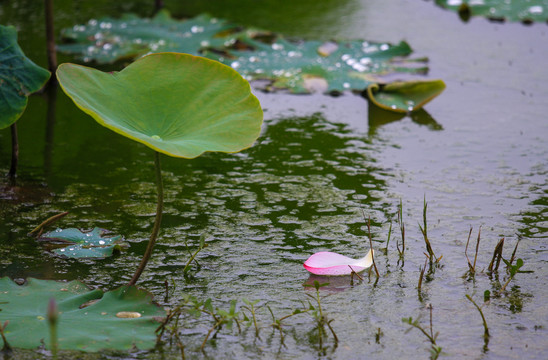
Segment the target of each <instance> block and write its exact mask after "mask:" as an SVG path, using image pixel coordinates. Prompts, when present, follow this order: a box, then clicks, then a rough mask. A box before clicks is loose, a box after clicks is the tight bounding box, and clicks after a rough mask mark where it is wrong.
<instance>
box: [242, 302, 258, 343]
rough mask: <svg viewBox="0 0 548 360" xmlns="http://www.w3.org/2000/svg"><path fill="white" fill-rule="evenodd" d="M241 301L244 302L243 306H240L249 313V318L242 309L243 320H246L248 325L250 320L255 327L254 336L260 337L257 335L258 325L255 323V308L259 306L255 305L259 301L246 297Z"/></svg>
mask: <svg viewBox="0 0 548 360" xmlns="http://www.w3.org/2000/svg"><path fill="white" fill-rule="evenodd" d="M242 301H243V302H244V303H245V305H244V306H242V309H245V310H247V311H249V314H250V315H251V320H250V319H249V318H248V317H247V316H246V314H245V313H244V312H243V311H242V314H243V316H244V321H247V322H248V323H249V325H251V322H253V326H254V327H255V337H257V338H259V339H261V336H260V335H259V326H258V325H257V316H256V313H257V310H258V309H259V308H260V307H257V308H256V307H255V305H257V304H258V303H259V301H260V300H255V301H250V300H247V299H242Z"/></svg>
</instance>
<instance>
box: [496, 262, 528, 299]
mask: <svg viewBox="0 0 548 360" xmlns="http://www.w3.org/2000/svg"><path fill="white" fill-rule="evenodd" d="M502 261H504V262H505V263H506V265H507V266H508V273H509V276H508V279H506V282H505V283H504V284H503V285H502V286H501V288H500V289H499V291H497V292H496V293H495V295H494V296H495V297H499V296H500V295H501V294H502V293H503V292H504V291H505V290H506V287H507V286H508V284H509V283H510V281H512V279H513V278H514V276H515V275H516V274H517V273H518V272H521V271H520V269H521V267H522V266H523V260H522V259H517V260H516V264H515V265H512V263H511V262H510V261H508V260H506V259H502Z"/></svg>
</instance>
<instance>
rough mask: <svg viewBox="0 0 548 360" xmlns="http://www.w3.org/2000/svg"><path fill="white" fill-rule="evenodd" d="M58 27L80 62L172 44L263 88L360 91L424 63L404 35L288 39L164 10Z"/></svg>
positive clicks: (418, 70) (420, 67) (424, 68)
mask: <svg viewBox="0 0 548 360" xmlns="http://www.w3.org/2000/svg"><path fill="white" fill-rule="evenodd" d="M62 34H63V37H64V38H65V39H67V40H69V41H71V43H68V44H64V45H60V46H59V49H60V50H61V51H64V52H67V53H71V54H76V55H78V56H79V57H80V58H81V59H83V60H84V61H95V62H97V63H108V62H114V61H116V60H120V59H127V58H134V57H137V56H139V55H142V54H146V53H149V52H162V51H178V52H184V53H189V54H194V55H203V56H206V57H208V58H211V59H214V60H217V61H219V62H222V63H224V64H227V65H230V66H231V67H233V68H234V69H236V70H237V71H238V72H239V73H240V74H242V75H243V76H244V77H245V78H246V79H248V80H269V83H268V84H267V85H266V86H265V87H266V88H267V89H268V90H277V89H288V90H289V91H290V92H293V93H309V92H315V91H320V92H327V93H331V92H343V91H347V90H354V91H363V90H365V89H366V88H367V87H368V86H369V85H370V84H372V83H379V82H382V81H381V80H380V79H379V76H382V75H387V74H394V73H402V74H424V73H425V72H426V71H427V70H428V67H427V66H426V65H425V63H426V61H427V59H426V58H421V59H408V58H407V57H408V56H409V55H410V54H411V52H412V50H411V47H410V46H409V45H408V44H407V43H406V42H400V43H399V44H395V45H393V44H388V43H378V42H370V41H363V40H351V41H328V42H324V41H304V40H293V39H292V40H289V39H286V38H284V37H283V36H282V35H280V34H275V33H272V32H269V31H264V30H258V29H244V28H243V27H241V26H238V25H235V24H231V23H229V22H227V21H225V20H222V19H216V18H211V17H209V16H207V15H199V16H197V17H195V18H192V19H188V20H182V21H178V20H173V19H172V18H171V17H170V16H169V13H167V12H165V11H164V12H160V13H159V14H158V15H156V17H154V18H152V19H140V18H137V17H135V16H131V17H129V16H125V17H122V18H121V19H112V18H102V19H98V20H90V21H89V22H88V24H86V25H76V26H74V27H73V28H70V29H65V30H63V32H62Z"/></svg>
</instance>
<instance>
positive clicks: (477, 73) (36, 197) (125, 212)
mask: <svg viewBox="0 0 548 360" xmlns="http://www.w3.org/2000/svg"><path fill="white" fill-rule="evenodd" d="M42 5H43V4H42V3H41V2H38V3H37V2H36V1H11V2H10V1H5V2H2V3H1V5H0V23H1V24H3V25H5V24H10V25H14V26H15V27H16V28H17V30H18V37H19V38H18V41H19V44H20V45H21V47H22V49H23V50H24V52H25V54H26V55H27V56H28V57H29V58H31V59H32V60H33V61H35V62H36V63H37V64H38V65H41V66H43V67H47V60H46V51H45V38H44V34H43V26H44V25H43V17H44V13H43V8H42ZM165 6H166V8H168V9H169V10H170V12H171V14H172V16H173V17H175V18H180V17H184V16H185V17H187V16H188V17H190V16H195V15H198V14H201V13H204V12H207V13H209V14H211V15H212V16H215V17H219V18H223V19H227V20H229V21H231V22H234V23H238V24H242V25H245V26H253V27H259V28H263V29H269V30H272V31H275V32H277V33H282V34H284V35H286V36H295V37H299V38H304V39H320V40H326V41H327V40H332V39H367V40H371V41H379V42H387V43H392V44H397V43H399V42H400V41H402V40H405V41H407V42H408V43H409V44H410V46H411V48H412V49H413V51H414V52H413V56H415V57H428V58H429V63H428V66H429V72H428V74H427V75H425V76H423V77H424V78H425V79H443V81H444V82H445V84H446V86H447V88H446V90H445V91H444V92H443V93H442V94H441V95H440V96H439V97H437V98H436V99H435V100H434V101H432V102H430V103H428V104H427V105H426V106H425V107H424V109H423V110H419V111H416V112H413V113H411V114H408V115H403V114H402V115H399V114H394V113H390V112H386V111H382V110H379V109H378V108H376V107H374V106H372V105H369V104H368V102H367V101H366V100H365V99H364V98H363V97H361V96H358V95H354V94H351V93H345V94H343V95H342V96H338V97H330V96H327V95H320V94H313V95H293V94H287V93H283V92H281V93H264V92H261V91H258V90H255V91H254V93H255V95H256V96H257V97H258V99H259V100H260V102H261V106H262V108H263V110H264V124H263V127H262V132H261V135H260V137H259V139H258V140H257V142H256V143H255V145H254V146H253V147H251V148H249V149H247V150H244V151H242V152H240V153H235V154H224V153H206V154H205V155H202V156H201V157H199V158H196V159H192V160H181V159H175V158H169V157H167V156H165V157H163V158H162V162H163V163H162V166H163V171H162V175H163V180H164V193H165V203H164V215H163V221H162V230H161V233H160V238H159V240H158V243H157V245H156V249H155V251H154V253H153V255H152V258H151V260H150V262H149V264H148V267H147V268H146V269H145V271H144V272H143V275H142V276H141V279H140V281H139V283H138V286H139V287H140V288H143V289H146V290H148V291H150V292H151V293H152V294H153V295H154V299H155V301H156V302H157V303H159V304H160V305H161V306H164V307H166V308H170V309H175V308H176V307H177V306H178V305H179V304H181V303H182V302H184V301H185V296H189V295H190V296H194V297H195V298H196V299H198V300H200V301H205V300H206V299H211V304H212V308H219V309H225V310H227V311H228V309H230V306H231V302H232V301H233V300H236V307H235V309H234V311H236V312H239V314H238V317H239V319H241V320H242V321H241V324H240V325H241V333H240V332H239V331H238V327H237V326H236V324H233V325H234V326H233V327H232V329H229V328H228V327H227V326H224V327H223V328H222V329H221V330H220V331H219V332H218V333H217V334H216V336H215V337H213V334H210V335H211V336H210V337H209V339H208V341H207V342H206V344H205V346H204V348H203V351H201V350H200V347H201V346H202V342H203V341H204V338H205V337H206V336H207V335H209V334H208V331H209V330H210V329H211V328H212V326H213V324H214V320H213V318H211V317H208V316H201V317H200V318H196V317H194V316H192V314H191V313H190V312H189V313H183V314H182V315H181V317H180V320H179V323H178V324H177V326H178V328H177V329H174V330H173V332H170V331H166V332H165V333H164V336H163V338H162V343H161V344H159V345H158V346H157V347H156V348H155V349H153V350H135V351H130V352H124V351H105V352H102V353H101V354H97V353H80V352H71V351H67V352H63V351H61V352H60V354H59V355H60V356H59V357H60V358H67V359H72V358H90V359H99V358H108V359H134V358H137V359H178V358H181V349H180V346H179V345H178V344H179V343H180V344H182V346H184V354H185V357H186V358H235V359H236V358H237V359H246V358H249V359H256V358H267V359H270V358H283V359H286V358H288V359H289V358H291V359H293V358H299V359H300V358H303V359H308V358H310V359H312V358H333V359H365V358H375V359H377V358H378V359H394V358H427V357H429V356H436V354H434V353H432V354H431V353H430V351H431V350H432V344H431V342H430V341H429V340H428V337H427V336H425V334H423V333H421V331H420V330H419V329H416V328H415V327H413V326H412V325H411V324H409V322H411V323H414V324H415V325H418V326H420V327H422V328H423V329H424V330H426V334H427V335H430V336H432V337H435V335H436V333H437V334H438V335H437V337H436V339H435V343H436V346H437V347H439V348H441V353H440V354H439V358H451V359H461V358H474V359H522V358H527V359H545V358H546V357H547V356H548V340H547V339H548V336H547V335H548V303H547V299H548V288H547V287H546V279H547V277H548V268H547V266H546V265H547V262H548V245H547V243H546V242H547V241H548V181H547V178H548V177H547V175H548V145H547V141H546V138H547V137H548V122H547V121H546V118H547V116H548V115H547V114H548V103H547V102H546V98H547V96H548V69H547V68H546V64H545V62H546V59H547V58H548V47H547V46H546V43H547V41H548V27H547V25H546V23H545V22H540V23H534V24H531V25H524V24H522V23H520V22H505V23H501V22H491V21H488V20H486V19H484V18H482V17H474V16H472V18H471V19H470V20H469V21H468V22H466V23H465V22H463V21H461V20H460V19H459V17H458V16H457V15H456V14H455V13H454V12H451V11H448V10H445V9H442V8H441V7H438V6H437V5H436V4H435V2H433V1H406V0H397V1H383V0H374V1H365V0H345V1H340V0H339V1H325V2H321V4H318V2H316V1H309V0H299V1H292V2H291V4H286V5H279V3H278V2H277V1H269V0H263V1H248V0H238V1H237V0H234V1H208V2H201V1H185V2H176V1H165ZM153 10H154V9H153V2H152V1H127V2H117V3H113V2H110V1H94V2H89V1H86V0H79V1H71V2H68V1H66V2H65V1H57V2H56V3H55V26H56V31H57V33H59V32H60V30H61V29H63V28H72V27H73V26H74V25H78V24H85V23H87V22H88V21H89V20H90V19H97V18H101V17H104V16H110V17H115V18H116V17H120V16H121V15H122V14H124V13H128V12H131V13H135V14H137V15H138V16H141V17H148V16H151V15H152V14H153ZM545 11H546V10H545ZM58 60H59V63H62V62H77V60H76V58H75V57H73V56H71V55H66V54H61V53H59V54H58ZM128 63H129V60H127V61H124V60H122V61H118V62H115V63H113V64H108V65H94V64H93V63H91V64H88V65H89V66H95V67H98V68H100V69H102V70H107V71H112V70H114V71H117V70H120V69H121V68H123V67H125V66H126V65H127V64H128ZM17 125H18V131H19V143H20V158H19V168H18V175H17V180H16V183H15V185H12V184H11V183H10V181H9V180H8V179H7V177H6V175H7V173H8V170H9V162H10V157H11V140H10V133H9V131H8V130H7V129H4V130H1V131H0V219H1V220H0V278H2V277H6V276H7V277H9V278H11V279H25V278H38V279H48V280H50V279H54V280H62V281H70V280H79V281H81V282H83V283H84V284H86V285H88V286H90V287H91V288H98V289H102V290H105V291H107V290H112V289H115V288H117V287H119V286H122V285H125V284H127V282H128V281H129V280H130V278H131V276H132V274H133V272H134V271H135V267H136V264H138V263H139V260H140V259H141V257H142V255H143V253H144V251H145V248H146V245H147V241H148V238H149V235H150V232H151V230H152V224H153V221H154V220H153V219H154V214H155V208H156V185H155V177H154V171H153V169H154V161H153V158H152V156H151V152H150V149H148V148H146V147H145V146H143V145H142V144H140V143H137V142H134V141H130V140H129V139H127V138H125V137H122V136H119V135H118V134H116V133H114V132H112V131H110V130H108V129H106V128H104V127H101V126H98V125H97V123H95V121H93V120H92V119H91V118H90V117H89V116H88V115H86V114H85V113H83V112H81V111H80V110H79V109H78V108H77V107H76V106H75V105H74V103H73V102H72V101H71V100H70V99H69V98H68V97H67V96H66V95H65V94H64V93H63V92H62V91H61V89H57V90H56V91H55V92H46V93H44V94H37V95H33V96H31V97H30V98H29V103H28V107H27V109H26V111H25V113H24V114H23V116H22V117H21V118H20V120H19V121H18V122H17ZM425 200H426V202H427V204H428V206H427V211H426V218H427V232H428V239H429V241H430V244H431V246H432V249H433V251H434V252H435V255H436V257H437V258H438V259H439V261H438V263H437V265H434V266H433V268H431V269H428V267H427V269H426V272H425V274H424V278H423V281H422V283H421V286H420V289H418V287H419V285H418V282H419V278H420V277H421V269H423V268H424V266H425V255H424V253H425V252H427V249H426V247H425V241H424V239H423V234H422V232H421V227H422V228H423V229H424V228H425V224H424V219H423V210H424V201H425ZM400 201H401V205H402V219H403V223H404V224H405V252H404V256H403V262H402V261H401V260H402V259H401V258H400V253H399V252H400V251H401V247H402V239H401V238H402V236H401V232H400V225H399V224H398V209H399V206H400ZM362 209H363V211H364V213H365V216H366V217H370V218H371V237H372V242H373V247H374V248H375V250H376V253H375V255H376V256H375V260H376V265H377V267H378V271H379V274H380V277H379V278H378V280H377V279H376V276H375V273H374V272H372V273H371V274H368V273H367V272H365V273H362V274H361V276H362V278H363V279H358V278H357V277H350V276H346V277H331V278H326V277H316V276H311V275H310V274H309V273H308V272H307V271H306V270H305V269H304V268H303V266H302V264H303V263H304V261H305V260H306V259H307V258H308V257H309V256H310V255H311V254H313V253H315V252H319V251H334V252H337V253H340V254H343V255H346V256H349V257H352V258H360V257H362V256H364V255H365V253H366V252H367V250H368V249H369V238H368V228H367V222H365V221H364V217H363V214H362ZM63 211H68V212H69V215H67V216H66V217H64V218H63V219H61V220H59V221H58V222H57V223H56V224H55V225H56V226H60V227H63V228H71V227H74V228H80V229H92V228H94V227H99V228H104V229H108V230H111V231H112V233H113V234H116V235H117V234H120V235H122V236H123V238H124V242H125V243H127V244H128V247H127V248H125V249H123V250H122V252H121V253H120V254H119V255H115V256H114V257H107V258H105V259H67V258H65V257H62V256H59V255H56V254H53V253H51V252H49V251H47V250H46V249H45V248H44V247H43V246H42V245H41V244H39V243H37V241H36V240H35V239H34V238H33V237H29V236H28V235H27V234H28V233H29V232H30V231H31V230H32V229H33V228H34V227H36V226H37V225H38V224H40V223H41V222H42V221H43V220H45V219H47V218H48V217H50V216H53V215H55V214H58V213H61V212H63ZM471 227H472V228H473V229H472V231H471V230H470V229H471ZM480 228H481V242H480V243H479V248H478V250H477V261H475V260H474V254H475V252H476V239H477V238H478V231H479V230H480ZM52 229H53V228H52ZM470 231H471V236H470V244H469V245H468V257H469V258H470V261H471V262H472V263H474V262H475V263H476V267H475V269H476V271H475V274H474V275H472V274H471V273H470V272H469V265H468V262H467V258H466V256H465V248H466V246H467V239H468V238H469V234H470ZM389 234H390V240H389V241H387V240H388V238H389ZM502 238H504V239H505V243H504V248H503V254H502V255H503V258H504V259H506V260H509V259H510V258H511V257H512V252H513V250H514V247H515V246H516V243H517V242H518V240H519V245H518V247H517V250H516V253H515V259H517V258H520V259H522V262H523V266H522V267H521V268H520V269H516V268H515V266H516V265H514V268H513V269H514V270H517V271H511V270H512V267H509V269H510V271H507V266H506V265H504V264H503V263H501V265H500V267H499V270H498V271H496V272H493V273H491V274H488V271H487V268H488V266H489V263H490V262H491V259H492V257H493V251H494V249H495V247H496V245H497V243H498V242H499V241H500V240H501V239H502ZM204 240H205V244H207V247H205V248H203V249H202V250H201V251H199V252H198V254H197V255H196V260H197V261H198V263H199V266H197V265H196V263H195V262H192V263H191V264H192V266H191V268H190V270H189V271H187V272H185V271H184V269H185V266H186V265H187V263H188V262H189V259H190V257H191V256H192V255H193V254H194V253H196V251H197V250H198V249H199V248H200V246H201V245H200V244H201V241H204ZM385 248H387V250H386V251H383V249H385ZM516 263H517V262H516V261H515V260H514V264H516ZM508 280H510V281H509V282H508V284H507V286H506V288H505V289H503V290H502V291H501V292H500V294H498V292H499V290H500V289H501V287H502V286H504V285H505V283H506V282H507V281H508ZM314 281H318V282H319V284H322V283H329V284H328V285H325V286H322V287H321V288H320V289H319V294H320V295H321V296H324V295H325V297H323V298H322V299H321V307H322V310H323V312H324V314H325V315H326V316H327V318H328V319H329V320H332V321H331V322H330V323H329V324H330V326H331V327H332V328H333V330H334V332H335V334H336V336H337V338H338V342H336V341H335V338H334V336H333V334H332V333H331V332H330V331H329V330H327V332H326V333H325V334H324V337H323V338H322V339H320V336H318V330H317V328H316V324H317V322H316V321H317V320H316V318H315V317H314V316H313V314H312V311H306V309H308V308H309V304H312V305H313V306H315V309H316V308H317V307H318V306H317V303H316V302H315V299H314V297H315V296H316V290H315V289H314V287H306V286H303V285H313V284H314ZM486 290H489V291H490V293H491V295H490V299H489V300H488V301H485V300H486V299H485V298H484V296H485V291H486ZM308 295H312V298H311V297H310V296H308ZM466 295H469V296H470V297H471V298H472V299H473V300H474V301H475V303H476V304H478V305H479V306H480V308H481V310H482V312H483V315H484V316H485V321H486V324H487V326H488V329H489V334H490V336H489V337H488V338H485V337H484V326H483V322H482V316H481V315H480V312H479V311H478V310H477V308H476V307H475V306H474V304H473V303H472V302H471V301H470V300H469V299H467V297H466ZM303 303H304V305H303ZM250 304H254V305H253V306H254V309H255V308H256V321H257V328H258V329H259V333H258V336H257V334H256V330H255V325H254V323H253V319H252V316H251V312H250V311H248V309H249V308H250V307H251V305H250ZM0 308H2V304H1V303H0ZM269 309H270V310H269ZM296 309H299V310H300V311H302V313H295V310H296ZM244 314H245V316H246V317H247V318H248V319H249V321H247V320H245V319H244ZM291 314H294V315H293V316H290V317H288V318H287V319H284V320H282V331H283V344H282V340H281V339H282V338H281V336H280V329H279V327H278V328H276V327H275V326H272V324H279V322H276V320H278V321H280V319H281V318H283V317H285V316H287V315H291ZM273 316H274V320H273ZM410 317H411V318H412V319H411V320H410V321H408V322H406V321H402V319H407V320H409V318H410ZM416 319H419V320H418V322H414V321H415V320H416ZM0 320H3V319H2V317H1V312H0ZM172 325H173V324H172ZM0 326H1V324H0ZM170 326H171V325H170ZM430 326H432V329H431V328H430ZM7 329H9V325H8V327H7ZM326 329H327V327H326ZM431 330H432V332H431ZM172 333H176V334H177V336H173V335H171V334H172ZM177 337H178V339H179V340H177ZM320 340H321V342H320ZM320 344H321V345H320ZM0 354H2V355H0V356H3V357H4V358H6V359H7V358H17V359H19V358H23V359H24V358H28V359H34V358H44V359H45V358H49V357H50V353H49V351H47V350H44V349H42V350H38V351H31V350H20V349H16V350H15V353H14V354H12V355H4V354H3V353H1V352H0Z"/></svg>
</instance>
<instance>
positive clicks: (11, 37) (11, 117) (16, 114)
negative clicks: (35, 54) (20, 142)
mask: <svg viewBox="0 0 548 360" xmlns="http://www.w3.org/2000/svg"><path fill="white" fill-rule="evenodd" d="M49 77H50V72H49V71H47V70H46V69H43V68H41V67H40V66H38V65H36V64H35V63H33V62H32V61H31V60H30V59H29V58H27V57H26V56H25V54H24V53H23V50H21V48H20V47H19V45H18V44H17V31H16V30H15V28H14V27H12V26H2V25H0V129H4V128H7V127H8V126H10V125H11V124H13V123H15V122H16V121H17V120H18V119H19V118H20V117H21V115H22V114H23V112H24V111H25V108H26V107H27V97H28V96H29V95H30V94H32V93H33V92H36V91H38V90H40V89H41V88H42V87H43V86H44V84H45V83H46V81H48V79H49Z"/></svg>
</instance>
